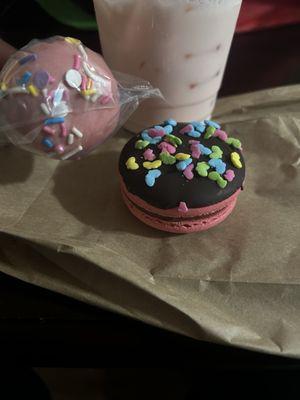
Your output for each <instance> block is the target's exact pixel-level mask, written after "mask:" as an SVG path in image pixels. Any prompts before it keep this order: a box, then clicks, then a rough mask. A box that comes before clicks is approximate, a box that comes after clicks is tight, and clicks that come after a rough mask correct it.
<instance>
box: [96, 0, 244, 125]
mask: <svg viewBox="0 0 300 400" xmlns="http://www.w3.org/2000/svg"><path fill="white" fill-rule="evenodd" d="M241 3H242V0H94V4H95V10H96V16H97V21H98V26H99V33H100V40H101V44H102V49H103V53H104V57H105V59H106V61H107V63H108V64H109V65H110V67H111V68H112V69H114V70H118V71H121V72H126V73H128V74H131V75H136V76H140V77H142V78H144V79H146V80H149V81H150V82H151V83H152V85H153V86H154V87H158V88H159V89H160V90H161V91H162V93H163V95H164V97H165V101H163V100H161V99H150V100H147V101H145V102H144V103H143V104H142V105H141V106H140V108H139V109H138V110H137V111H136V112H135V113H134V114H133V116H132V117H131V119H130V120H129V121H128V122H127V124H126V125H125V126H126V128H127V129H129V130H131V131H133V132H138V131H140V130H142V129H143V128H145V127H147V126H151V125H154V124H157V123H160V122H161V121H164V120H166V119H168V118H175V119H176V120H178V121H191V120H202V119H205V118H209V117H210V116H211V114H212V111H213V108H214V106H215V102H216V98H217V94H218V90H219V89H220V85H221V82H222V77H223V74H224V69H225V66H226V61H227V57H228V53H229V49H230V46H231V42H232V37H233V33H234V30H235V25H236V21H237V17H238V14H239V10H240V6H241Z"/></svg>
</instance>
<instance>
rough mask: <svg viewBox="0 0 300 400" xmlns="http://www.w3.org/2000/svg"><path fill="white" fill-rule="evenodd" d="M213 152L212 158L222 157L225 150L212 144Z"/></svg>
mask: <svg viewBox="0 0 300 400" xmlns="http://www.w3.org/2000/svg"><path fill="white" fill-rule="evenodd" d="M211 150H212V153H210V155H209V157H210V158H222V155H223V151H222V150H221V149H220V147H219V146H212V148H211Z"/></svg>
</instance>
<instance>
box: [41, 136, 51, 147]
mask: <svg viewBox="0 0 300 400" xmlns="http://www.w3.org/2000/svg"><path fill="white" fill-rule="evenodd" d="M42 144H43V146H45V147H48V149H52V147H53V146H54V143H53V140H52V139H50V138H47V137H45V138H44V139H43V140H42Z"/></svg>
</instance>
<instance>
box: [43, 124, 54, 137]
mask: <svg viewBox="0 0 300 400" xmlns="http://www.w3.org/2000/svg"><path fill="white" fill-rule="evenodd" d="M43 131H44V132H46V133H47V134H48V135H51V136H54V135H55V130H54V129H53V128H50V126H48V125H46V126H44V127H43Z"/></svg>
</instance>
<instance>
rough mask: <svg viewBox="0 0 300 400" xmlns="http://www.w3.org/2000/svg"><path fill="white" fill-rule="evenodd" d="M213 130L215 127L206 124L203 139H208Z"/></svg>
mask: <svg viewBox="0 0 300 400" xmlns="http://www.w3.org/2000/svg"><path fill="white" fill-rule="evenodd" d="M215 131H216V128H214V127H213V126H208V127H207V128H206V131H205V135H204V139H209V138H210V137H212V136H213V134H214V133H215Z"/></svg>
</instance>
